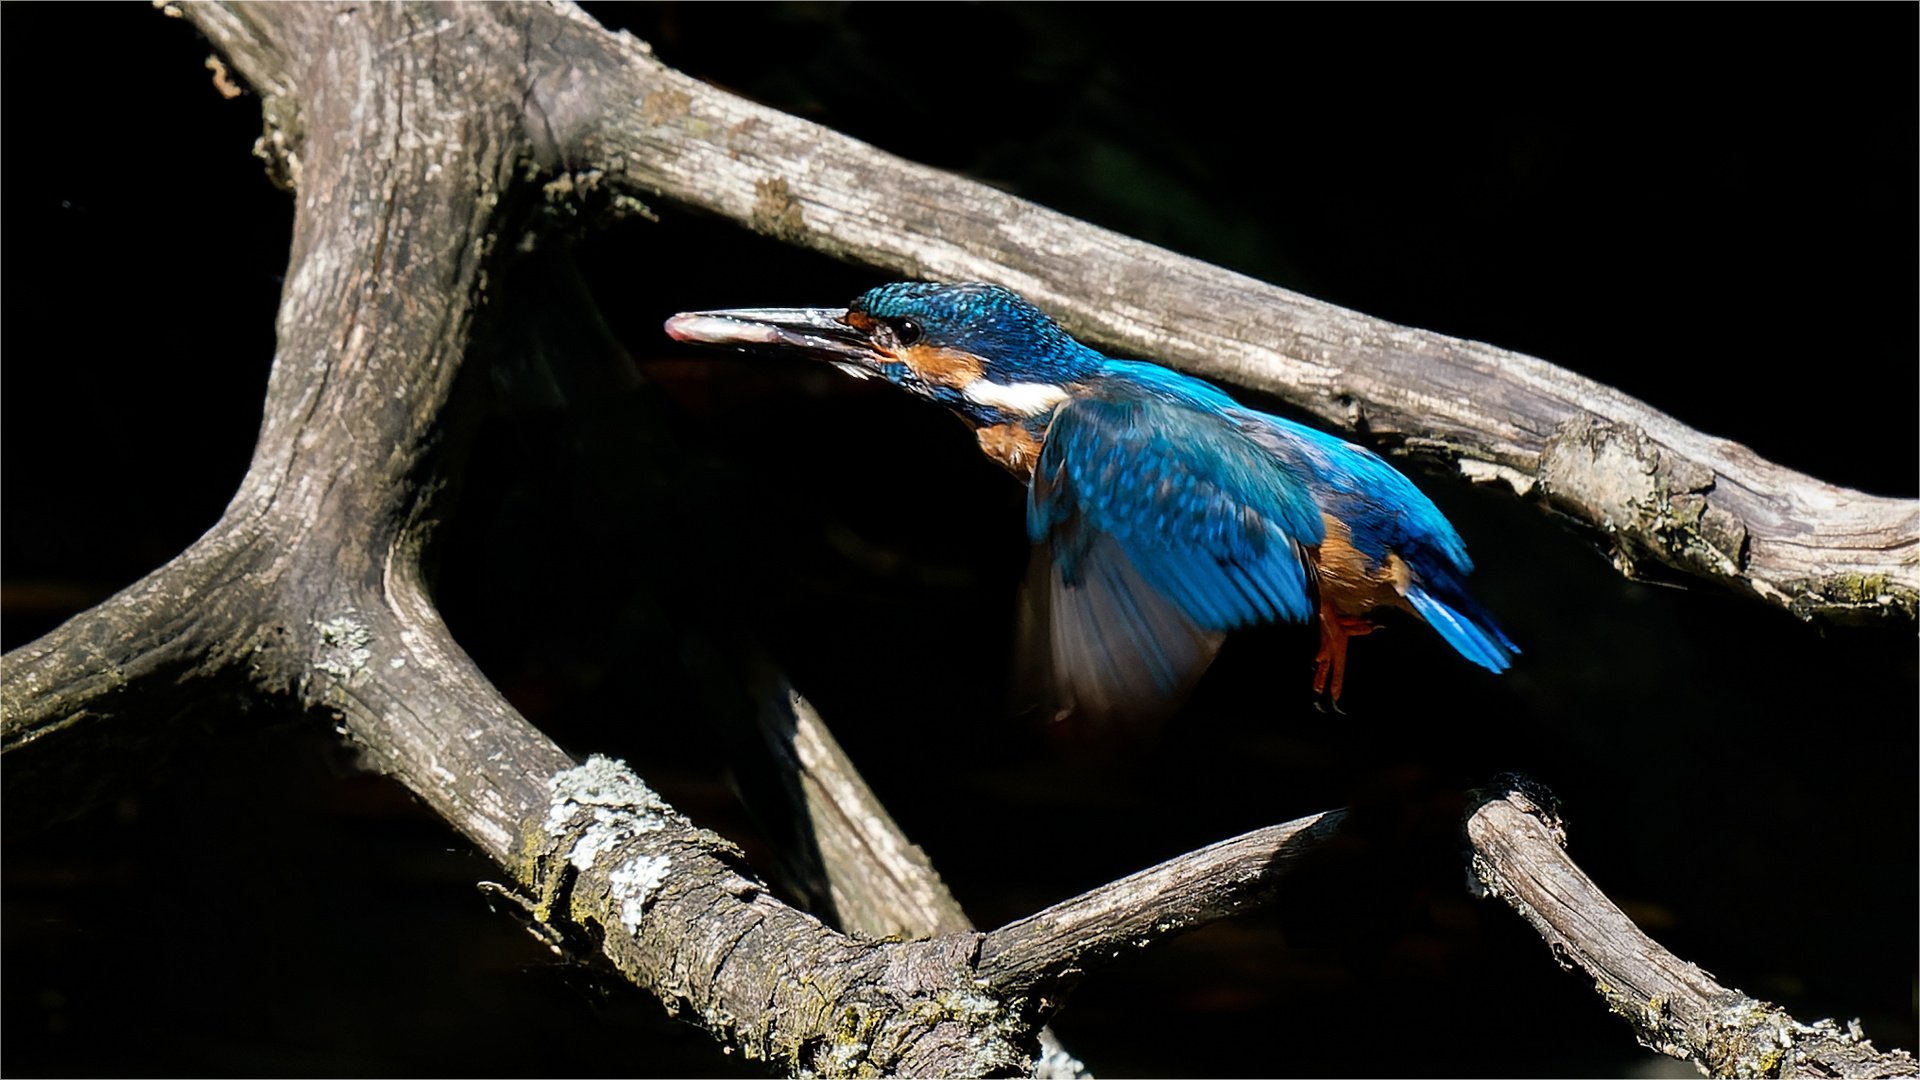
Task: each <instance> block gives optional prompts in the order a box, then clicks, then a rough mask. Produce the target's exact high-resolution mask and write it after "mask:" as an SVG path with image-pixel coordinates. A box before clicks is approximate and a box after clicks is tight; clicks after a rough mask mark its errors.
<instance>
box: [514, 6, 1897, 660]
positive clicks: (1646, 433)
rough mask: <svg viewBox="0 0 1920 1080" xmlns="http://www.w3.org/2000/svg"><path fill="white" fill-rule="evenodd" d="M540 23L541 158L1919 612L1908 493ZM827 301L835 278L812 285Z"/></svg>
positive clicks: (1652, 538)
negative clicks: (1256, 276)
mask: <svg viewBox="0 0 1920 1080" xmlns="http://www.w3.org/2000/svg"><path fill="white" fill-rule="evenodd" d="M555 11H556V13H557V18H556V19H555V23H556V24H557V25H556V26H555V27H554V29H553V32H551V33H543V34H541V35H539V40H540V42H541V43H542V45H541V47H540V48H539V49H538V50H536V53H537V56H536V60H535V70H536V76H535V78H534V80H533V85H534V91H535V92H534V99H533V107H534V108H536V109H537V110H538V111H539V113H540V115H541V117H542V118H543V121H544V124H545V126H544V127H543V129H542V130H543V131H545V132H547V133H548V136H549V139H548V141H545V142H543V143H541V146H540V151H541V153H542V155H543V156H542V158H541V163H542V164H543V165H546V166H548V167H551V168H555V169H560V170H569V171H572V172H573V173H574V174H575V175H576V176H581V177H585V178H588V179H589V181H590V183H591V184H592V185H595V186H598V185H603V184H604V185H613V186H614V187H616V188H618V189H620V190H625V191H631V192H633V193H635V194H639V195H642V196H644V197H648V198H652V197H663V198H668V199H672V200H675V201H677V202H681V203H685V204H688V205H691V206H697V207H700V208H701V209H704V210H708V211H711V212H713V213H716V214H720V215H722V216H724V217H727V218H730V219H732V220H734V221H738V222H740V223H742V224H744V225H747V226H748V227H750V228H752V229H755V230H756V231H759V232H762V233H765V234H767V235H769V236H773V237H775V238H777V239H781V240H785V241H787V242H790V243H794V244H799V245H802V246H805V247H810V248H813V249H815V250H818V251H822V252H825V253H827V254H830V255H833V256H835V257H838V258H842V259H847V260H851V261H854V262H859V263H864V264H866V265H870V266H874V267H878V268H881V269H884V270H889V271H892V272H895V273H898V274H901V275H905V276H909V277H921V278H932V279H941V280H988V281H997V282H1000V283H1002V284H1005V285H1007V286H1010V287H1012V288H1014V289H1016V290H1018V291H1019V292H1021V293H1023V294H1025V295H1026V296H1027V297H1028V298H1029V299H1031V300H1033V301H1034V302H1035V303H1037V304H1039V305H1040V306H1041V307H1042V308H1045V309H1046V310H1047V311H1049V312H1050V313H1052V314H1054V315H1055V316H1057V317H1059V318H1060V319H1061V321H1062V322H1063V323H1064V324H1065V325H1066V326H1067V327H1068V329H1070V330H1071V331H1073V332H1074V333H1075V334H1076V335H1079V336H1080V337H1082V338H1083V339H1084V340H1086V341H1088V342H1090V343H1093V344H1095V345H1099V346H1101V347H1103V348H1108V349H1113V350H1117V351H1120V352H1123V353H1129V354H1133V355H1138V356H1145V357H1150V358H1152V359H1155V360H1160V361H1163V362H1166V363H1169V364H1172V365H1174V366H1176V367H1179V368H1182V369H1184V370H1187V371H1190V372H1193V373H1194V374H1197V375H1201V376H1205V377H1207V378H1210V379H1215V380H1219V381H1221V382H1226V383H1231V384H1234V385H1237V386H1242V387H1246V388H1249V389H1253V390H1259V391H1263V392H1265V393H1269V394H1273V395H1274V396H1276V397H1279V398H1281V399H1282V400H1284V401H1286V402H1288V403H1289V404H1291V405H1294V406H1296V407H1298V408H1300V409H1303V410H1305V411H1307V412H1310V413H1312V414H1314V415H1315V416H1316V417H1318V418H1319V419H1321V420H1322V421H1324V422H1326V423H1328V424H1331V425H1334V426H1337V427H1340V428H1344V429H1346V430H1349V431H1359V432H1363V433H1364V434H1365V435H1368V436H1371V437H1372V438H1373V439H1374V440H1376V441H1378V442H1379V443H1380V444H1382V445H1383V447H1384V448H1386V449H1388V450H1398V451H1402V452H1405V453H1408V454H1411V455H1415V456H1417V457H1420V458H1422V459H1426V460H1428V461H1430V462H1433V463H1436V464H1440V465H1444V466H1446V467H1448V468H1453V469H1457V470H1458V471H1459V472H1460V474H1461V475H1463V476H1465V477H1466V478H1468V479H1470V480H1473V481H1476V482H1495V481H1498V482H1500V483H1502V484H1504V485H1506V486H1508V487H1509V488H1511V489H1512V490H1513V491H1514V492H1515V494H1517V495H1520V496H1523V497H1530V498H1535V499H1539V500H1542V501H1544V502H1546V503H1547V504H1548V505H1549V506H1551V507H1553V508H1554V509H1555V510H1557V511H1559V512H1561V513H1564V514H1567V515H1570V516H1572V517H1574V518H1577V519H1579V520H1581V521H1583V522H1585V523H1587V524H1588V525H1590V526H1592V527H1594V528H1595V529H1598V530H1599V531H1600V532H1602V533H1603V534H1605V536H1606V539H1607V542H1608V543H1609V545H1610V546H1611V547H1612V549H1613V551H1614V555H1615V563H1616V565H1617V566H1618V567H1619V569H1620V570H1621V571H1622V572H1623V573H1627V574H1629V575H1630V576H1632V575H1634V574H1636V573H1638V572H1639V571H1637V570H1636V567H1642V568H1643V569H1644V564H1646V563H1649V562H1651V563H1660V564H1664V565H1666V566H1669V567H1672V568H1674V569H1677V570H1680V571H1683V572H1685V573H1687V574H1690V575H1694V576H1698V577H1702V578H1706V579H1709V580H1713V581H1717V582H1721V583H1722V584H1724V585H1726V586H1728V587H1731V588H1733V589H1735V590H1737V591H1741V592H1744V593H1747V594H1748V595H1751V596H1755V597H1758V598H1760V599H1763V600H1765V601H1767V602H1769V603H1771V604H1774V605H1777V606H1780V607H1784V608H1787V609H1788V610H1790V611H1792V612H1793V613H1794V614H1795V615H1797V616H1799V617H1800V618H1803V619H1804V618H1815V617H1818V618H1823V619H1830V620H1836V621H1863V620H1864V621H1871V622H1878V621H1884V620H1888V619H1892V620H1897V621H1902V622H1907V623H1911V622H1912V621H1913V620H1914V619H1915V617H1916V612H1917V611H1920V501H1916V500H1913V499H1891V498H1881V497H1877V496H1870V495H1865V494H1862V493H1860V492H1856V491H1850V490H1847V489H1845V488H1840V487H1836V486H1834V485H1832V484H1827V483H1823V482H1821V481H1819V480H1816V479H1814V478H1812V477H1809V476H1806V475H1803V474H1801V473H1797V472H1794V471H1793V470H1790V469H1786V468H1782V467H1781V466H1778V465H1775V464H1773V463H1771V462H1769V461H1766V460H1764V459H1762V458H1761V457H1759V456H1758V455H1756V454H1754V453H1753V452H1752V451H1751V450H1748V449H1747V448H1746V447H1744V446H1741V445H1739V444H1737V443H1733V442H1730V441H1728V440H1725V439H1719V438H1714V437H1712V436H1710V435H1706V434H1703V433H1701V432H1698V431H1694V430H1692V429H1691V428H1689V427H1687V426H1686V425H1685V424H1683V423H1681V422H1680V421H1678V420H1676V419H1674V418H1673V417H1670V416H1667V415H1666V414H1664V413H1661V412H1659V411H1658V410H1656V409H1654V408H1652V407H1650V406H1648V405H1646V404H1645V403H1643V402H1640V401H1637V400H1635V399H1633V398H1631V397H1628V396H1627V395H1625V394H1622V393H1619V392H1618V391H1615V390H1613V389H1610V388H1608V387H1605V386H1602V385H1600V384H1598V383H1595V382H1593V381H1592V380H1589V379H1586V378H1583V377H1581V376H1579V375H1576V374H1574V373H1572V372H1569V371H1565V370H1563V369H1561V368H1558V367H1555V366H1554V365H1552V364H1550V363H1547V362H1546V361H1543V360H1538V359H1535V358H1533V357H1530V356H1524V355H1521V354H1519V353H1515V352H1511V351H1508V350H1505V349H1499V348H1495V347H1493V346H1490V345H1485V344H1481V343H1479V342H1472V341H1464V340H1461V339H1459V338H1452V337H1448V336H1446V335H1444V334H1436V333H1432V332H1429V331H1424V330H1416V329H1412V328H1409V327H1403V326H1396V325H1394V324H1392V323H1388V322H1385V321H1384V320H1380V319H1375V318H1370V317H1368V316H1366V315H1362V314H1360V313H1358V312H1353V311H1348V310H1346V309H1343V308H1340V307H1336V306H1334V305H1332V304H1327V303H1323V302H1321V301H1318V300H1314V299H1312V298H1311V297H1306V296H1302V295H1300V294H1298V293H1293V292H1289V291H1287V290H1285V289H1281V288H1277V287H1275V286H1271V285H1267V284H1264V283H1262V282H1258V281H1255V280H1253V279H1251V278H1248V277H1245V276H1243V275H1240V274H1236V273H1233V272H1231V271H1228V270H1223V269H1221V268H1219V267H1216V266H1211V265H1208V264H1206V263H1203V262H1200V261H1198V260H1196V259H1190V258H1186V257H1184V256H1180V255H1176V254H1174V253H1172V252H1169V251H1166V250H1164V249H1161V248H1158V247H1155V246H1153V245H1152V244H1148V243H1144V242H1142V241H1139V240H1134V239H1132V238H1129V237H1126V236H1121V235H1119V234H1117V233H1113V232H1109V231H1107V230H1105V229H1101V228H1098V227H1096V226H1092V225H1088V224H1086V223H1085V222H1081V221H1076V220H1074V219H1073V218H1070V217H1067V216H1066V215H1063V214H1059V213H1055V212H1054V211H1051V210H1048V209H1046V208H1044V207H1041V206H1037V205H1035V204H1033V203H1030V202H1026V201H1024V200H1022V199H1018V198H1015V197H1013V196H1011V195H1008V194H1006V193H1004V192H1001V191H998V190H996V189H994V188H991V187H988V186H986V185H984V184H980V183H977V182H975V181H971V180H967V179H964V178H962V177H959V176H955V175H953V174H950V173H945V172H941V171H939V170H937V169H930V168H927V167H925V166H922V165H916V164H914V163H912V162H909V161H904V160H902V159H900V158H897V157H894V156H892V155H890V154H886V153H883V152H881V151H879V150H876V149H874V148H873V147H871V146H868V145H866V144H864V143H861V142H859V141H857V140H854V139H851V138H848V137H847V136H845V135H842V134H840V133H838V132H835V131H832V130H830V129H828V128H824V127H821V126H819V125H817V124H812V123H808V122H807V121H804V120H800V119H797V118H795V117H792V116H788V115H785V114H783V113H780V112H776V111H775V110H772V109H768V108H766V107H764V106H760V105H756V104H754V103H752V102H750V101H747V100H745V99H743V98H740V97H737V96H734V95H732V94H728V93H726V92H725V91H722V90H718V89H716V88H714V87H712V86H709V85H707V84H705V83H702V82H699V81H697V80H694V79H690V78H688V77H686V76H684V75H681V74H680V73H678V72H676V71H673V70H671V69H669V68H667V67H665V66H664V65H662V64H660V62H659V61H658V60H656V59H654V57H653V56H652V51H651V49H650V48H649V47H648V46H647V44H646V43H645V42H642V41H639V40H637V39H635V38H633V37H632V36H630V35H627V34H624V33H622V34H618V35H608V34H605V33H604V32H602V31H601V30H600V29H599V27H598V26H597V25H596V24H594V23H593V22H592V20H591V19H590V18H589V17H587V16H586V15H585V14H583V13H581V12H579V11H578V10H577V9H574V8H571V7H565V6H562V7H557V8H556V9H555ZM813 299H814V300H821V301H826V300H835V299H838V298H833V297H826V298H819V297H816V298H813Z"/></svg>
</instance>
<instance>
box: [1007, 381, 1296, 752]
mask: <svg viewBox="0 0 1920 1080" xmlns="http://www.w3.org/2000/svg"><path fill="white" fill-rule="evenodd" d="M1027 525H1028V532H1029V535H1030V536H1031V538H1032V539H1033V541H1034V543H1035V544H1043V545H1045V548H1044V556H1043V557H1044V559H1045V562H1044V564H1041V563H1036V571H1038V569H1039V568H1040V567H1041V566H1042V565H1044V568H1045V573H1044V575H1042V574H1040V573H1038V572H1036V574H1035V576H1034V578H1033V579H1032V580H1031V595H1030V597H1029V603H1030V604H1032V605H1035V606H1036V607H1039V608H1040V610H1039V611H1038V613H1037V617H1036V618H1035V619H1033V620H1031V621H1030V629H1029V632H1028V634H1027V636H1028V639H1029V643H1030V645H1031V646H1033V647H1034V648H1033V649H1032V650H1030V651H1029V650H1023V652H1025V653H1026V654H1027V655H1032V654H1033V652H1038V653H1040V655H1043V656H1045V657H1046V658H1047V662H1048V664H1049V665H1050V671H1049V672H1048V675H1049V678H1048V679H1047V680H1046V681H1048V682H1050V683H1051V703H1050V706H1049V709H1050V711H1049V715H1050V716H1052V717H1054V718H1056V719H1062V718H1065V717H1068V716H1077V717H1078V718H1079V719H1081V720H1083V721H1085V722H1086V723H1089V724H1092V725H1096V726H1099V725H1110V726H1116V727H1120V728H1127V729H1134V730H1142V729H1144V730H1151V727H1152V726H1153V725H1155V724H1157V723H1158V721H1160V720H1162V719H1164V718H1165V717H1166V715H1168V714H1170V713H1171V712H1172V711H1173V709H1174V708H1177V707H1178V705H1179V702H1180V699H1181V698H1183V697H1184V696H1185V694H1186V692H1187V691H1188V690H1190V689H1191V688H1192V686H1193V684H1194V682H1195V681H1197V680H1198V679H1199V677H1200V675H1201V674H1202V673H1203V672H1204V671H1205V670H1206V668H1207V665H1208V664H1210V663H1211V662H1212V661H1213V657H1214V654H1215V653H1217V652H1218V651H1219V648H1220V643H1221V641H1222V640H1223V639H1224V637H1225V634H1226V632H1227V631H1228V630H1231V629H1234V628H1235V627H1239V626H1245V625H1248V624H1251V623H1258V622H1272V621H1278V620H1292V621H1305V620H1307V619H1309V618H1311V617H1312V615H1313V612H1314V603H1315V601H1314V584H1313V577H1312V568H1311V565H1310V562H1309V559H1308V556H1307V553H1306V551H1305V550H1304V548H1305V546H1307V545H1313V544H1318V543H1319V542H1320V541H1321V540H1322V539H1323V537H1324V525H1323V524H1322V522H1321V518H1320V512H1319V509H1318V507H1317V506H1316V505H1315V504H1314V502H1313V499H1312V496H1311V495H1310V494H1309V493H1308V491H1307V489H1306V487H1305V485H1304V484H1303V483H1302V482H1301V481H1300V479H1299V478H1298V477H1296V476H1294V475H1293V474H1292V473H1290V472H1289V471H1288V470H1287V469H1286V467H1285V466H1284V465H1283V464H1282V463H1281V462H1280V461H1279V460H1278V459H1277V458H1275V457H1274V455H1273V454H1271V453H1270V452H1269V451H1267V450H1266V449H1265V448H1263V447H1262V446H1260V445H1259V444H1258V443H1256V442H1255V441H1254V440H1253V439H1251V438H1249V437H1248V436H1246V435H1245V434H1244V433H1242V432H1241V431H1240V430H1239V429H1238V428H1237V427H1236V426H1235V425H1234V424H1233V423H1231V422H1230V421H1228V420H1226V419H1224V418H1222V417H1221V416H1219V415H1218V414H1217V413H1215V412H1212V411H1209V410H1204V409H1201V408H1197V407H1195V406H1194V405H1192V404H1189V403H1184V402H1181V401H1177V400H1171V399H1166V398H1160V397H1153V396H1146V397H1127V398H1118V397H1114V398H1106V397H1085V398H1075V399H1073V400H1071V401H1069V402H1067V403H1066V404H1064V405H1062V406H1061V407H1060V409H1059V410H1058V411H1057V412H1056V414H1055V416H1054V419H1053V423H1052V426H1051V428H1050V430H1049V432H1048V435H1047V441H1046V446H1045V449H1044V450H1043V451H1042V452H1041V456H1040V461H1039V465H1038V468H1037V469H1036V470H1035V474H1034V480H1033V485H1032V487H1031V489H1030V491H1029V497H1028V507H1027ZM1043 577H1044V580H1042V578H1043ZM1043 627H1044V629H1042V628H1043ZM1036 637H1041V638H1044V641H1042V640H1033V639H1034V638H1036Z"/></svg>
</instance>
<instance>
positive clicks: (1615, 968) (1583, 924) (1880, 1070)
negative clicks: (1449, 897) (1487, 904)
mask: <svg viewBox="0 0 1920 1080" xmlns="http://www.w3.org/2000/svg"><path fill="white" fill-rule="evenodd" d="M1516 786H1517V787H1518V789H1519V790H1515V791H1513V792H1511V793H1509V794H1507V795H1505V796H1504V797H1501V798H1497V799H1493V800H1491V801H1489V802H1486V803H1484V804H1482V805H1481V806H1479V807H1478V808H1477V809H1475V810H1474V811H1473V813H1472V815H1471V816H1470V817H1469V818H1468V819H1467V836H1468V838H1469V839H1470V840H1471V841H1472V843H1473V847H1474V852H1475V854H1474V860H1473V865H1474V872H1475V874H1476V875H1477V876H1478V878H1479V880H1480V882H1481V884H1482V886H1483V887H1484V888H1485V889H1486V891H1487V893H1488V894H1489V895H1493V896H1498V897H1500V898H1502V899H1504V900H1506V902H1507V903H1508V904H1510V905H1512V906H1513V909H1514V910H1515V911H1517V912H1519V913H1520V915H1521V916H1522V917H1523V918H1525V919H1526V920H1527V922H1528V923H1529V924H1531V925H1532V926H1533V928H1534V929H1535V930H1536V931H1538V932H1539V934H1540V936H1541V937H1543V938H1545V939H1546V941H1547V945H1548V947H1549V948H1551V949H1552V950H1553V954H1554V957H1555V959H1557V960H1559V962H1560V966H1562V967H1570V966H1571V965H1572V964H1578V965H1579V966H1580V968H1581V970H1583V971H1585V972H1586V973H1587V974H1589V975H1591V976H1593V979H1594V989H1596V990H1598V991H1599V993H1600V996H1601V997H1602V998H1604V999H1606V1002H1607V1007H1608V1008H1609V1009H1611V1010H1612V1011H1613V1013H1614V1014H1615V1015H1617V1016H1620V1017H1622V1018H1623V1019H1625V1020H1626V1021H1627V1023H1629V1024H1631V1025H1632V1026H1633V1030H1634V1034H1635V1036H1636V1037H1638V1038H1639V1040H1640V1043H1641V1045H1642V1046H1645V1047H1647V1048H1648V1049H1651V1050H1658V1051H1659V1052H1661V1053H1663V1054H1667V1055H1670V1056H1672V1057H1677V1058H1683V1059H1688V1060H1692V1061H1694V1062H1696V1063H1697V1064H1699V1065H1700V1066H1701V1067H1702V1068H1704V1069H1706V1070H1707V1071H1708V1073H1709V1075H1712V1076H1808V1077H1812V1076H1858V1077H1883V1076H1913V1075H1915V1065H1914V1060H1913V1057H1912V1056H1911V1055H1909V1054H1908V1053H1906V1052H1905V1051H1904V1050H1893V1051H1890V1052H1887V1053H1881V1052H1879V1051H1876V1050H1874V1048H1873V1044H1872V1043H1870V1042H1868V1041H1867V1040H1866V1038H1865V1037H1864V1036H1862V1035H1861V1034H1860V1026H1859V1022H1858V1021H1854V1022H1852V1023H1850V1024H1848V1025H1847V1027H1846V1028H1845V1029H1844V1030H1843V1029H1842V1028H1841V1027H1840V1026H1839V1025H1838V1024H1835V1023H1834V1022H1833V1021H1832V1020H1820V1021H1818V1022H1816V1023H1813V1024H1803V1023H1801V1022H1799V1021H1797V1020H1795V1019H1794V1018H1793V1017H1791V1016H1789V1015H1787V1012H1786V1010H1785V1009H1782V1008H1780V1007H1779V1006H1778V1005H1772V1004H1769V1003H1767V1002H1764V1001H1756V1000H1754V999H1753V998H1750V997H1748V996H1746V995H1745V994H1742V993H1741V992H1739V991H1738V990H1731V989H1728V988H1727V987H1724V986H1721V985H1720V984H1719V983H1717V982H1715V981H1714V980H1713V976H1711V975H1709V974H1707V973H1706V972H1705V971H1702V970H1700V968H1699V967H1698V966H1696V965H1694V964H1690V963H1687V962H1686V961H1684V960H1681V959H1680V958H1679V957H1677V956H1674V955H1673V954H1672V953H1670V952H1668V951H1667V950H1666V949H1663V948H1661V947H1660V945H1659V944H1658V943H1656V942H1655V941H1654V940H1653V939H1652V938H1649V937H1647V935H1645V934H1643V933H1641V932H1640V928H1639V927H1637V926H1635V925H1634V924H1633V921H1632V920H1631V919H1629V918H1627V916H1626V915H1625V913H1623V912H1622V911H1621V910H1620V909H1619V908H1618V907H1616V906H1615V905H1614V903H1613V902H1612V901H1611V900H1609V899H1607V895H1606V894H1605V893H1603V892H1601V891H1600V889H1599V887H1598V886H1596V885H1595V884H1594V883H1593V881H1592V880H1591V879H1589V878H1588V877H1587V875H1586V874H1585V873H1583V872H1582V871H1581V870H1580V868H1579V867H1578V866H1576V865H1574V862H1573V860H1572V859H1569V858H1568V857H1567V853H1566V852H1565V851H1564V850H1563V849H1562V845H1563V844H1565V843H1566V830H1565V828H1564V827H1563V826H1562V825H1561V823H1560V821H1559V820H1558V818H1557V817H1555V816H1554V814H1553V812H1552V811H1551V810H1550V809H1548V805H1550V804H1551V801H1552V797H1551V796H1550V795H1544V794H1543V793H1541V792H1540V791H1539V790H1538V789H1537V788H1536V787H1532V786H1531V785H1526V784H1520V785H1516ZM1570 962H1571V963H1570Z"/></svg>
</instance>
